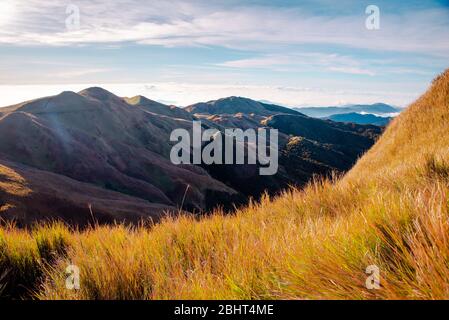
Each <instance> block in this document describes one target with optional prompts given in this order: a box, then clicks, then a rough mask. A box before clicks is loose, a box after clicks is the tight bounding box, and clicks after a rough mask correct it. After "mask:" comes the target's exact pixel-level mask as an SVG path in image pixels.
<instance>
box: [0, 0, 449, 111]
mask: <svg viewBox="0 0 449 320" xmlns="http://www.w3.org/2000/svg"><path fill="white" fill-rule="evenodd" d="M370 5H371V7H369V6H370ZM372 5H374V6H375V7H376V8H378V10H379V12H378V13H379V14H378V15H377V13H376V12H375V11H372V10H373V9H372ZM367 7H368V8H367ZM370 8H371V9H370ZM367 9H368V10H367ZM373 14H374V15H373ZM377 18H378V19H377ZM373 19H374V20H373ZM367 20H368V21H367ZM377 22H378V24H376V23H377ZM448 35H449V0H444V1H442V0H440V1H436V0H428V1H415V0H411V1H397V0H388V1H383V0H382V1H380V0H370V1H363V0H358V1H348V0H340V1H331V0H315V1H310V0H304V1H299V0H280V1H267V0H249V1H235V0H208V1H203V0H190V1H183V0H173V1H167V0H114V1H110V0H52V1H50V0H0V106H6V105H11V104H14V103H19V102H21V101H24V100H29V99H34V98H38V97H42V96H46V95H53V94H58V93H60V92H62V91H66V90H70V91H80V90H82V89H84V88H86V87H90V86H101V87H104V88H105V89H107V90H110V91H112V92H114V93H115V94H117V95H120V96H134V95H137V94H141V95H144V96H147V97H148V98H150V99H154V100H158V101H161V102H164V103H168V104H174V105H178V106H186V105H189V104H192V103H196V102H200V101H209V100H213V99H218V98H222V97H226V96H245V97H249V98H252V99H256V100H264V101H270V102H273V103H278V104H282V105H286V106H329V105H344V104H350V103H375V102H384V103H390V104H393V105H396V106H407V105H408V104H409V103H411V102H413V100H415V99H416V98H417V97H418V96H419V95H420V94H422V93H423V92H424V91H425V90H426V88H427V87H428V86H429V84H430V83H431V81H432V79H433V78H434V77H435V76H436V75H437V74H439V73H441V72H442V71H443V70H444V69H446V68H448V67H449V63H448V61H449V36H448Z"/></svg>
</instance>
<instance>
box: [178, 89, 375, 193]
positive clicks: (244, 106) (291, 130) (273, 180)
mask: <svg viewBox="0 0 449 320" xmlns="http://www.w3.org/2000/svg"><path fill="white" fill-rule="evenodd" d="M185 110H188V111H189V112H191V113H192V114H194V116H195V117H196V118H198V119H201V120H202V121H205V120H207V121H208V122H207V123H208V124H210V125H211V126H214V125H216V126H217V127H218V128H222V130H223V129H225V128H241V129H243V130H246V129H257V128H274V129H278V130H279V155H280V156H279V170H278V173H277V174H276V175H275V176H260V175H259V174H258V170H257V167H256V166H248V165H245V166H238V165H237V166H236V165H232V166H229V165H209V166H203V167H204V168H205V169H206V170H207V171H208V172H209V173H210V174H211V175H212V177H214V178H215V179H217V180H219V181H223V182H225V183H226V184H227V185H228V186H230V187H232V188H233V189H235V190H237V191H239V192H241V193H243V194H244V195H246V196H250V197H254V198H255V199H259V198H260V195H261V194H263V193H264V191H267V192H268V194H270V195H277V194H279V191H282V190H284V189H286V188H288V187H291V186H294V187H302V186H304V185H305V184H306V183H308V182H309V181H310V180H311V179H312V178H313V177H314V176H327V177H329V176H331V175H332V174H333V173H339V174H341V173H343V172H345V171H347V170H349V169H350V168H351V167H352V166H353V165H354V163H355V162H356V160H357V159H358V158H359V157H360V156H361V155H362V154H363V153H364V152H365V151H366V150H368V149H369V148H370V147H371V146H372V145H373V144H374V142H375V140H376V139H377V137H378V136H379V135H380V134H381V133H382V128H380V127H377V126H362V125H354V124H341V123H335V122H332V121H325V120H320V119H314V118H310V117H307V116H305V115H303V114H301V113H299V112H296V111H293V110H291V109H289V108H285V107H282V106H277V105H273V104H267V103H262V102H259V101H254V100H251V99H247V98H241V97H229V98H223V99H220V100H216V101H209V102H207V103H198V104H195V105H192V106H190V107H187V108H185ZM234 112H237V113H234Z"/></svg>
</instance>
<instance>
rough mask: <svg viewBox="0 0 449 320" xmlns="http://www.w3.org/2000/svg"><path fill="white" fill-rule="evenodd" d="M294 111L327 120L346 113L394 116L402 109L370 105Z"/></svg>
mask: <svg viewBox="0 0 449 320" xmlns="http://www.w3.org/2000/svg"><path fill="white" fill-rule="evenodd" d="M293 109H294V110H296V111H298V112H301V113H303V114H305V115H307V116H309V117H313V118H327V117H330V116H332V115H335V114H344V113H371V114H375V115H376V114H377V115H380V114H394V113H398V112H400V111H401V109H400V108H396V107H393V106H391V105H388V104H385V103H375V104H368V105H364V104H355V105H346V106H341V107H306V108H293Z"/></svg>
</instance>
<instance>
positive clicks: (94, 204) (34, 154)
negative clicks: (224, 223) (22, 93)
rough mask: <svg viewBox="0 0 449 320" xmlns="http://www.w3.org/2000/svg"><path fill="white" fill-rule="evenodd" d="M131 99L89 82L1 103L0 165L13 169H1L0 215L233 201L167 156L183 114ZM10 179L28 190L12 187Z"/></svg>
mask: <svg viewBox="0 0 449 320" xmlns="http://www.w3.org/2000/svg"><path fill="white" fill-rule="evenodd" d="M136 100H138V101H136ZM131 102H134V104H133V105H131V104H128V103H127V102H126V99H123V98H120V97H117V96H115V95H114V94H112V93H110V92H108V91H106V90H104V89H101V88H89V89H86V90H83V91H81V92H79V93H74V92H63V93H61V94H59V95H57V96H53V97H47V98H42V99H37V100H33V101H28V102H25V103H21V104H19V105H16V106H12V107H7V108H2V109H0V167H4V168H5V170H9V171H11V172H16V174H15V175H12V176H11V177H9V178H7V177H5V176H4V175H1V174H0V207H2V211H6V212H3V215H9V216H11V215H15V216H17V217H21V218H22V220H23V221H24V222H30V221H32V220H33V219H34V218H42V217H55V216H60V217H61V216H64V215H69V213H71V214H72V213H73V216H71V218H72V219H71V220H72V221H73V220H74V221H78V222H79V221H80V220H82V219H81V217H87V216H90V212H89V205H91V208H92V210H93V213H94V215H95V217H101V218H102V221H111V220H113V219H117V220H122V219H123V220H128V221H136V219H137V218H140V217H152V218H155V219H156V218H158V217H159V216H160V214H161V213H162V211H163V210H170V209H176V208H179V207H180V206H181V204H182V205H183V208H184V209H187V210H207V209H208V208H211V207H213V206H215V205H217V204H220V203H223V200H221V201H220V200H217V199H219V198H226V199H227V201H228V202H232V199H233V197H234V196H237V195H238V193H237V191H235V190H233V189H232V188H230V187H228V186H226V185H225V184H223V183H222V182H220V181H217V180H216V179H213V178H212V177H211V176H210V175H209V174H208V173H207V172H206V171H205V170H204V169H202V168H200V167H197V166H193V165H191V166H189V165H184V166H176V165H174V164H172V163H171V161H170V159H169V154H170V150H171V145H170V143H169V141H170V139H169V137H170V133H171V132H172V130H174V129H175V128H186V129H188V130H190V129H191V126H192V122H191V121H186V119H191V116H190V115H189V114H186V113H185V111H184V110H181V109H174V108H172V107H168V106H163V105H161V104H155V105H153V106H151V104H150V103H149V102H148V101H147V100H143V99H135V100H134V101H131ZM136 106H137V107H136ZM161 110H165V111H163V112H164V113H166V114H168V116H167V115H160V114H159V113H161ZM153 111H156V112H153ZM170 113H171V114H173V115H174V116H173V117H171V116H170ZM183 117H184V118H183ZM6 168H9V169H6ZM15 184H17V185H22V184H24V185H26V186H28V188H29V189H30V192H29V193H27V194H26V195H23V196H22V195H20V194H19V195H17V194H14V192H13V191H14V190H15V188H14V187H11V186H13V185H15ZM188 186H189V190H188V194H187V196H186V197H185V199H184V194H185V192H186V189H187V187H188ZM63 191H65V192H63ZM11 192H12V193H11ZM5 208H6V209H5ZM155 208H159V209H158V210H155ZM174 211H175V210H174ZM132 212H133V213H132Z"/></svg>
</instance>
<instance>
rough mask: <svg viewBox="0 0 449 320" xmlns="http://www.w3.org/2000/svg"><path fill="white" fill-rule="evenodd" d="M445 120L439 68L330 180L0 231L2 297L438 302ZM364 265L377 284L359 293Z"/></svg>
mask: <svg viewBox="0 0 449 320" xmlns="http://www.w3.org/2000/svg"><path fill="white" fill-rule="evenodd" d="M448 120H449V70H447V71H446V72H445V73H444V74H442V75H441V76H440V77H439V78H438V79H436V80H435V81H434V83H433V85H432V87H431V88H430V89H429V91H428V92H427V93H426V94H424V95H423V96H422V97H421V98H420V99H419V100H417V101H416V102H415V103H414V104H412V105H411V106H410V107H409V108H408V109H407V110H406V111H405V112H404V113H403V114H401V115H400V116H399V117H398V118H396V119H395V120H393V122H392V123H391V124H390V125H389V127H388V128H387V130H386V132H385V133H384V135H383V136H382V137H381V139H380V140H379V141H378V142H377V143H376V145H375V146H374V147H373V148H372V149H371V150H370V151H369V152H368V153H367V154H366V155H365V156H364V157H363V158H362V159H361V160H360V161H359V162H358V163H357V165H356V166H355V167H354V168H353V169H352V170H351V171H350V172H349V173H348V174H347V175H346V176H345V177H343V178H342V179H340V180H338V181H334V182H329V181H316V182H314V183H311V184H310V185H309V186H308V187H307V188H305V189H304V190H302V191H301V190H292V191H291V192H286V193H285V194H284V195H282V196H281V197H278V198H276V199H268V198H265V199H263V200H262V201H261V202H260V203H254V204H251V205H250V206H248V207H247V208H244V209H242V210H239V211H238V212H236V214H235V215H233V216H223V215H222V214H221V212H219V211H217V212H216V213H215V214H214V215H212V216H210V217H208V218H204V219H202V220H200V221H198V220H196V219H195V218H193V217H189V216H185V217H180V218H177V219H173V218H167V219H165V221H164V222H163V223H161V224H159V225H156V226H154V227H153V228H151V229H147V228H144V227H138V228H128V227H124V226H114V227H95V228H92V229H89V230H86V231H85V232H72V231H69V229H68V228H67V227H65V226H62V225H59V224H56V225H52V226H40V227H37V228H36V229H35V230H33V231H32V232H28V231H23V230H18V229H15V228H14V227H9V228H8V227H6V228H3V229H2V230H0V246H1V249H2V250H1V252H2V255H1V256H0V265H1V266H2V268H3V270H7V273H6V274H7V275H6V276H5V277H4V278H5V279H6V280H3V283H4V289H3V296H5V297H8V296H9V297H11V296H16V297H17V296H22V297H23V296H24V294H26V293H27V291H24V290H23V288H24V287H25V288H28V289H34V290H35V291H34V293H33V294H32V295H33V296H34V297H37V298H40V299H205V298H206V299H223V298H227V299H448V298H449V294H448V292H449V264H448V261H449V201H448V199H449V131H448V130H447V129H448V126H447V124H448ZM54 255H57V256H58V257H59V259H58V260H54V258H51V257H54ZM42 262H47V263H51V264H52V265H53V268H45V267H43V264H42ZM69 264H75V265H77V266H78V267H79V268H80V270H81V279H82V285H81V288H80V290H79V291H69V290H66V288H65V276H66V275H65V268H66V267H67V265H69ZM373 265H375V266H377V267H378V268H379V270H380V288H379V289H371V290H370V289H368V288H367V287H366V285H365V284H366V280H367V277H368V275H367V274H366V273H365V271H366V269H367V267H368V266H373ZM28 294H29V291H28ZM25 297H26V295H25ZM28 297H29V295H28Z"/></svg>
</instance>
